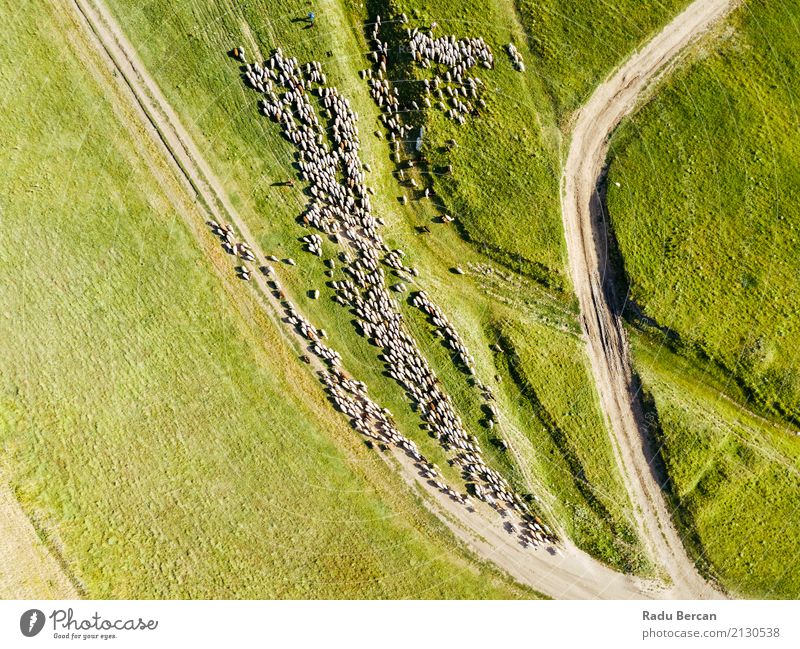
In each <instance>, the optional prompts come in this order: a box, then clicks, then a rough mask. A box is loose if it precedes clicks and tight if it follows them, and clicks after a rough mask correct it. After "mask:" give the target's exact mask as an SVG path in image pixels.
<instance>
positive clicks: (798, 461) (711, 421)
mask: <svg viewBox="0 0 800 649" xmlns="http://www.w3.org/2000/svg"><path fill="white" fill-rule="evenodd" d="M634 342H635V345H634V356H635V359H636V366H637V368H638V369H639V371H640V373H641V376H642V379H643V383H644V388H645V390H646V391H647V392H648V393H650V394H651V395H652V398H653V399H654V402H655V406H656V408H657V420H655V419H651V420H650V421H651V423H653V424H654V426H655V428H656V432H657V434H658V435H659V436H660V442H661V443H662V444H663V446H662V453H663V456H664V460H665V463H666V467H667V471H668V475H669V480H670V483H671V492H672V501H673V504H677V505H679V506H680V509H679V512H680V513H679V515H678V516H677V521H678V523H679V525H680V528H681V532H682V533H683V534H684V535H685V536H686V538H687V540H688V543H687V545H688V547H689V548H690V550H691V551H692V553H693V554H694V556H695V557H696V558H697V561H698V565H699V566H701V567H702V568H703V569H704V571H705V572H706V573H707V574H709V575H710V576H712V577H713V578H715V579H717V580H718V581H719V582H720V583H721V584H722V585H723V586H725V587H726V588H728V589H730V590H731V592H732V593H734V594H736V595H740V596H746V597H757V598H790V599H796V598H797V597H798V596H800V573H798V571H797V566H798V562H800V550H798V546H797V539H798V535H800V444H798V438H797V437H795V436H794V435H792V434H791V433H790V432H789V431H787V430H786V428H785V426H780V425H779V424H776V423H774V422H770V421H767V420H765V419H762V418H759V417H756V416H754V415H753V414H751V413H749V412H748V411H747V410H746V409H744V408H742V407H741V406H739V405H738V404H736V403H735V402H733V401H731V400H730V399H729V398H728V397H727V396H726V395H725V393H724V392H723V390H722V386H721V385H720V384H718V383H717V382H716V381H714V380H713V379H712V378H710V377H709V376H707V375H704V374H703V373H702V372H700V371H698V369H697V368H695V367H692V366H691V365H690V364H689V363H687V362H686V361H684V360H682V359H681V358H679V357H676V356H675V355H674V354H672V353H670V352H669V351H667V350H666V349H664V348H660V347H659V346H657V345H654V344H652V343H649V342H646V341H644V340H641V339H638V338H636V337H634Z"/></svg>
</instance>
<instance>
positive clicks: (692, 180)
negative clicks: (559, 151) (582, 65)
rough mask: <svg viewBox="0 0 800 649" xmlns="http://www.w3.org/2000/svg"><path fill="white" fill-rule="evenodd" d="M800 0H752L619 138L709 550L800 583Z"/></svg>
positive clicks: (664, 422)
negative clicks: (799, 104) (799, 543)
mask: <svg viewBox="0 0 800 649" xmlns="http://www.w3.org/2000/svg"><path fill="white" fill-rule="evenodd" d="M798 11H800V4H798V3H797V2H785V3H779V4H773V3H765V2H748V3H746V4H745V5H744V6H742V7H741V8H740V9H738V10H737V11H736V12H735V13H734V14H733V15H732V17H731V18H730V19H729V21H728V22H727V23H726V24H723V25H721V26H720V27H718V28H717V29H716V30H715V32H714V33H713V34H711V35H710V36H709V37H708V38H707V39H705V40H703V41H701V43H700V44H699V45H698V46H697V47H696V48H694V50H693V51H692V52H691V53H690V54H688V55H687V59H686V61H684V63H683V65H682V66H681V67H680V68H678V70H677V71H675V72H674V73H673V74H672V75H671V76H670V77H668V79H667V80H666V81H664V82H663V83H662V84H660V86H659V87H658V88H656V90H655V92H653V93H652V96H651V97H650V99H649V100H648V101H647V102H646V103H645V104H644V105H643V106H642V107H641V109H640V111H639V112H638V113H637V114H635V115H634V116H633V117H632V118H631V119H629V120H628V121H627V122H626V123H625V124H624V125H623V126H622V127H620V129H619V130H618V132H617V133H616V134H615V136H614V138H613V139H612V142H611V162H610V169H609V173H608V183H607V185H608V199H607V200H608V209H609V213H610V216H611V223H612V225H613V228H614V231H615V234H616V238H617V240H618V243H619V250H620V253H621V258H622V259H623V260H624V268H625V275H626V281H627V282H628V284H629V286H630V295H629V299H630V302H629V305H628V306H629V309H628V313H629V315H630V316H631V322H632V323H634V325H635V326H636V329H637V330H638V331H637V332H636V333H634V334H633V336H634V339H637V338H638V343H636V344H634V349H633V351H634V366H635V369H636V370H637V371H639V372H640V373H641V374H642V377H643V380H644V385H645V389H646V390H647V391H649V392H650V393H652V399H653V405H654V406H655V411H654V412H655V416H657V419H658V421H659V422H660V427H661V429H662V434H663V444H664V447H663V448H664V455H665V461H666V467H667V471H668V476H669V479H670V481H671V483H672V485H673V489H674V493H673V497H674V498H675V499H676V503H677V502H679V503H680V504H681V505H682V509H681V510H680V511H681V514H680V515H679V516H678V517H677V520H678V521H679V523H680V524H681V526H682V528H683V531H684V532H685V533H686V535H687V538H688V539H690V547H691V548H692V549H693V551H694V554H695V556H696V557H697V558H698V562H699V565H701V566H703V567H704V569H705V570H706V571H707V572H708V573H709V574H711V575H713V576H715V577H716V578H717V579H718V580H719V581H720V582H721V583H723V584H724V585H725V586H727V587H728V588H730V589H731V590H732V592H734V593H739V594H746V595H749V596H755V597H797V595H798V593H800V583H798V580H797V577H796V574H795V573H796V571H793V570H792V569H791V568H792V567H794V566H796V565H797V553H796V543H795V542H794V540H796V538H797V535H798V529H797V512H796V506H797V503H798V502H799V501H800V483H799V482H798V473H797V467H798V453H800V438H798V437H797V436H796V435H795V433H796V431H797V428H798V415H800V367H798V364H797V349H798V348H800V310H798V299H797V296H798V293H799V292H800V283H798V277H800V254H798V253H800V247H799V246H800V243H799V242H798V227H800V226H799V225H798V220H797V208H798V205H800V194H799V193H798V188H799V187H800V167H798V162H797V161H798V159H799V154H800V150H798V143H797V138H796V137H795V135H794V134H795V133H796V131H797V127H798V115H797V111H796V106H795V101H796V97H797V93H798V90H800V86H799V85H798V82H797V74H796V71H797V56H798V53H800V51H799V50H798V45H797V39H796V38H795V36H796V34H795V31H794V30H793V29H791V28H787V25H791V24H792V22H791V21H792V17H793V16H797V15H798Z"/></svg>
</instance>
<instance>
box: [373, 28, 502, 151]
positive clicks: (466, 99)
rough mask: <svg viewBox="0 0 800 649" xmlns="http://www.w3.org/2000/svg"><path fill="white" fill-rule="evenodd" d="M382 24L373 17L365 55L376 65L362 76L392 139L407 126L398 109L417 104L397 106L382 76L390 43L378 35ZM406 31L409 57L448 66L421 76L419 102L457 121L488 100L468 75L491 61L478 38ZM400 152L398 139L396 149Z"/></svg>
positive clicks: (477, 81)
mask: <svg viewBox="0 0 800 649" xmlns="http://www.w3.org/2000/svg"><path fill="white" fill-rule="evenodd" d="M401 20H402V19H401ZM380 28H381V17H380V16H377V17H376V18H375V22H374V23H373V25H372V30H371V32H369V34H368V36H369V41H370V47H371V48H372V51H371V52H370V55H369V56H370V58H371V59H372V61H373V62H374V66H373V69H371V70H364V71H362V72H361V76H362V78H366V79H369V85H370V89H371V92H372V97H373V99H374V100H375V103H377V104H378V106H379V107H380V108H381V109H382V110H383V111H384V114H383V115H381V121H382V122H383V124H384V126H386V128H387V129H388V131H389V137H390V140H392V141H393V142H396V141H397V140H398V139H402V138H403V137H404V136H405V135H406V133H407V132H408V131H409V130H410V129H411V127H410V126H409V125H408V124H403V120H402V117H401V113H402V112H404V111H411V110H414V111H418V110H420V109H421V108H420V105H419V104H418V103H417V101H416V100H412V101H411V104H410V105H409V106H407V107H405V108H401V107H400V103H399V91H398V89H397V88H396V87H394V86H393V85H392V84H391V83H390V81H389V80H388V79H387V78H386V66H387V63H388V60H389V43H388V42H387V41H382V40H381V38H380ZM406 36H407V38H408V52H409V54H410V56H411V58H412V60H413V61H415V62H416V63H417V64H418V65H420V66H421V67H423V68H429V67H431V64H439V65H441V66H443V67H445V68H446V70H445V72H444V74H443V75H442V76H438V75H436V76H434V77H433V79H432V80H431V79H422V81H421V82H420V83H421V84H422V86H423V88H424V93H423V96H422V98H421V101H422V103H423V104H424V106H425V107H427V108H431V107H434V106H435V107H436V108H438V109H439V110H442V111H444V112H445V114H446V116H447V117H448V118H450V119H452V120H454V121H456V122H458V123H459V124H463V123H464V122H465V121H466V117H465V116H466V115H469V114H477V112H478V110H479V109H481V108H485V107H486V101H485V100H484V99H483V98H482V97H480V94H481V93H482V91H483V89H484V88H483V82H482V81H481V79H479V78H478V77H473V76H468V75H467V72H468V70H469V69H470V68H472V67H474V66H476V65H478V64H480V65H482V66H483V67H485V68H491V67H492V66H493V65H494V57H493V56H492V51H491V49H490V48H489V46H488V45H487V44H486V43H485V42H484V40H483V39H482V38H463V39H456V37H455V36H442V37H440V38H434V37H433V36H431V35H430V34H429V33H426V32H425V31H422V30H420V29H407V30H406ZM431 98H433V101H432V99H431ZM434 102H435V103H434ZM473 102H474V105H473ZM398 151H399V144H398V146H397V147H396V149H395V153H398Z"/></svg>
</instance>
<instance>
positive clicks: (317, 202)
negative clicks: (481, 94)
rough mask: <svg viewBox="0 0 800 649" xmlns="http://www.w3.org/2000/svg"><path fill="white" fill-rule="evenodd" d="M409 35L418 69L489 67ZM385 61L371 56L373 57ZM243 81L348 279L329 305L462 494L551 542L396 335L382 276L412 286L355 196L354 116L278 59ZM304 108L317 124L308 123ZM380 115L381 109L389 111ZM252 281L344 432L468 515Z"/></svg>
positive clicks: (466, 45) (316, 68) (328, 354)
mask: <svg viewBox="0 0 800 649" xmlns="http://www.w3.org/2000/svg"><path fill="white" fill-rule="evenodd" d="M418 34H419V32H417V34H414V33H411V34H410V38H411V39H412V40H413V42H414V43H415V45H414V46H413V47H414V48H416V49H415V50H414V51H415V52H418V53H419V56H420V57H422V60H428V58H426V57H429V58H431V59H432V60H437V61H438V60H441V61H442V62H445V63H446V64H450V63H451V62H453V65H454V66H455V68H456V69H457V72H455V73H454V75H453V76H455V74H457V75H459V77H458V78H460V75H461V74H463V72H464V71H465V70H466V69H467V68H468V67H470V66H471V65H473V64H474V63H475V62H476V61H480V62H482V63H483V64H484V65H486V66H487V67H490V66H491V63H492V58H491V51H490V50H489V48H488V46H486V44H485V43H483V41H482V40H481V39H469V40H466V41H465V40H462V41H456V40H455V39H453V38H441V39H429V38H428V37H425V38H422V37H419V36H418ZM426 38H428V40H426ZM384 50H385V47H384V46H382V50H381V51H384ZM244 77H245V79H246V80H247V82H248V84H249V85H250V86H251V87H252V88H254V89H256V90H257V91H259V92H260V93H261V94H262V95H263V98H262V99H261V100H260V101H259V109H260V111H261V112H262V113H263V114H264V115H266V116H268V117H269V118H271V119H272V120H274V121H275V122H277V123H278V124H280V126H281V128H282V131H283V135H284V136H285V138H286V139H287V140H288V141H289V142H291V143H292V144H293V145H294V148H295V156H296V162H297V166H298V168H299V170H300V172H299V175H300V178H301V179H302V180H304V181H306V182H307V183H308V193H309V194H310V197H311V198H310V201H309V204H308V206H307V209H306V211H305V213H304V214H303V215H302V218H301V220H302V222H303V224H304V225H306V226H307V227H313V228H316V229H317V230H318V231H320V232H322V233H323V234H325V235H327V236H328V238H329V239H330V240H331V241H333V242H334V243H337V244H339V245H340V246H341V252H340V253H339V259H340V261H341V262H342V263H343V271H344V273H346V275H347V276H346V277H345V278H344V279H340V280H337V281H331V282H330V283H329V286H330V287H331V288H332V289H333V291H334V295H333V299H334V300H335V301H336V302H338V303H340V304H342V305H345V306H347V307H348V308H350V310H351V312H352V313H354V314H355V316H356V318H357V319H356V324H357V329H358V330H359V332H360V333H361V334H362V335H363V336H364V337H366V338H368V339H369V341H370V342H371V343H372V344H374V345H376V346H377V347H378V348H380V350H381V354H380V356H379V358H380V359H381V360H382V361H383V362H384V363H385V366H386V370H387V373H388V374H389V376H391V377H392V378H393V379H394V380H395V381H396V382H397V383H398V384H400V385H401V386H402V387H403V388H404V390H405V392H406V394H407V396H408V398H409V399H410V400H411V402H412V404H413V405H414V407H415V409H416V410H417V411H418V412H419V414H420V416H421V418H422V420H423V422H424V424H423V427H424V428H425V429H426V430H427V431H428V432H429V433H430V435H431V436H432V437H434V438H436V439H437V440H439V442H440V444H441V445H442V446H443V447H444V448H445V450H450V451H454V452H455V457H453V459H452V460H451V463H452V464H453V465H454V466H458V467H459V468H460V469H461V471H462V474H463V476H464V478H465V479H466V480H467V481H468V482H469V484H470V488H471V490H472V493H473V494H474V495H475V496H476V497H477V498H478V499H480V500H483V501H484V502H486V503H488V504H489V505H490V506H491V507H493V508H494V509H496V510H497V511H498V512H499V513H500V514H501V515H502V516H503V517H506V516H508V515H509V514H515V515H516V516H518V517H519V518H520V519H521V522H520V524H519V526H518V527H514V526H513V525H511V524H510V523H509V524H508V525H507V529H509V531H513V532H515V533H517V534H518V536H519V539H520V542H521V543H522V544H523V545H525V546H528V545H533V546H536V545H539V544H540V543H552V542H555V541H556V537H555V535H554V534H553V533H552V532H551V531H550V530H549V529H548V528H547V527H546V525H545V524H544V523H542V521H541V520H539V519H538V518H537V517H536V516H535V515H534V514H533V512H532V511H531V509H530V506H529V505H528V503H527V502H526V501H525V499H523V498H522V497H521V496H519V495H518V494H516V493H514V491H513V490H512V488H511V487H510V486H509V485H508V483H507V482H506V481H505V479H504V478H503V477H502V476H501V475H500V474H498V473H497V472H495V471H494V470H493V469H491V468H490V467H489V466H487V465H486V463H485V462H484V461H483V459H482V458H481V449H480V446H479V443H478V440H477V439H476V438H475V436H474V435H471V434H470V433H468V432H467V430H466V429H465V427H464V425H463V423H462V422H461V419H460V418H459V416H458V414H457V412H456V410H455V408H454V406H453V403H452V401H451V399H450V397H449V395H447V394H446V393H445V392H444V391H443V389H442V387H441V384H440V382H439V380H438V378H437V377H436V376H435V374H434V372H433V371H432V370H431V368H430V366H429V365H428V363H427V361H426V359H425V358H424V356H423V354H422V353H421V352H420V350H419V349H418V347H417V345H416V343H415V341H414V339H413V337H412V336H411V335H410V334H409V333H408V332H407V330H406V327H405V324H404V321H403V317H402V315H401V313H400V311H399V305H398V304H397V303H396V302H395V301H394V299H393V298H392V297H391V294H390V291H389V289H388V287H387V283H386V274H385V272H384V268H383V266H387V267H389V268H391V269H393V270H394V272H395V273H396V274H397V275H398V276H399V277H401V278H405V279H406V280H407V281H414V278H415V277H416V276H417V275H418V273H417V271H416V269H414V268H411V267H407V266H406V265H405V264H404V263H403V253H402V251H399V250H390V249H389V247H388V246H387V245H386V244H385V243H384V242H383V239H382V237H381V235H380V233H379V226H380V225H381V224H382V222H381V221H380V219H377V218H376V217H375V216H374V215H373V210H372V206H371V204H370V194H371V193H373V192H371V191H370V189H369V188H368V187H367V185H366V173H365V170H366V169H368V167H366V166H365V165H363V164H362V163H361V161H360V159H359V147H360V142H359V136H358V129H357V127H356V122H357V119H358V115H357V114H356V113H355V112H354V111H353V110H352V109H351V107H350V104H349V102H348V101H347V99H346V98H344V97H342V96H341V95H340V94H339V92H338V91H337V89H336V88H333V87H329V86H326V85H325V75H324V74H323V73H322V66H321V64H320V63H318V62H316V61H314V62H311V63H308V64H306V65H303V66H301V65H300V64H299V63H298V62H297V60H296V59H295V58H289V57H285V56H284V55H283V53H282V51H281V50H280V49H277V50H276V51H275V52H274V53H273V55H272V56H271V57H270V58H269V59H268V60H267V61H265V62H264V64H263V65H262V64H260V63H251V64H246V65H245V71H244ZM374 88H375V86H374V85H373V89H374ZM312 96H316V100H313V99H312ZM395 97H396V95H395ZM315 101H316V103H317V105H318V107H319V113H320V114H321V115H322V116H323V119H324V121H322V120H321V119H320V118H319V117H318V111H317V109H316V108H315V106H314V103H315ZM385 106H386V108H387V109H388V108H389V107H390V106H396V103H395V102H390V103H386V104H385ZM391 110H394V109H391ZM391 110H390V111H389V113H388V114H389V115H391V114H392V112H391ZM397 124H398V127H399V128H398V129H397V130H396V131H395V132H394V134H393V135H394V136H400V137H402V135H403V133H404V127H402V125H400V123H399V122H398V123H397ZM226 233H228V230H226V229H225V228H221V227H220V228H219V230H218V234H221V236H222V237H223V239H224V241H223V243H224V244H225V245H227V246H228V247H229V249H230V250H229V251H232V252H234V253H236V254H239V255H240V256H242V258H243V259H245V257H244V256H243V255H242V254H241V253H242V252H244V254H245V255H249V256H250V257H252V252H251V251H250V249H249V247H246V246H245V247H244V248H243V247H242V244H235V242H233V240H232V239H233V233H232V231H231V232H230V233H228V234H226ZM302 241H304V242H305V244H306V247H307V250H308V251H309V252H311V253H312V254H314V255H317V256H322V238H321V237H320V236H319V235H318V234H316V233H315V234H310V235H307V236H305V237H303V238H302ZM250 260H251V261H252V259H250ZM326 265H327V266H328V269H329V270H328V271H326V272H327V273H328V275H329V276H331V275H332V274H333V268H335V264H334V262H333V260H332V259H330V260H326ZM262 272H263V273H264V274H265V275H267V276H268V277H269V278H270V279H269V283H270V287H271V289H272V290H273V291H275V294H276V295H277V296H278V297H279V298H280V299H281V300H283V302H282V305H283V308H284V310H285V313H286V320H287V322H289V323H290V324H291V325H292V326H294V327H295V329H296V330H297V332H298V333H299V334H300V335H302V336H303V337H305V338H306V339H307V340H309V341H310V345H309V350H310V351H311V352H312V353H313V354H314V355H315V356H317V357H318V358H319V360H320V364H321V365H322V366H323V367H324V369H322V370H320V372H319V376H320V379H321V381H322V383H323V384H324V385H325V387H326V390H327V392H328V394H329V397H330V398H331V400H332V401H333V402H334V404H335V405H336V406H337V408H339V409H340V410H341V411H342V412H344V413H345V414H346V415H347V416H348V417H350V420H351V423H352V425H353V427H354V428H355V429H356V430H358V431H359V432H361V433H362V434H364V435H365V436H367V437H369V438H371V439H374V440H376V441H378V442H380V443H382V444H387V445H388V444H393V445H395V446H397V447H399V448H402V449H403V450H404V452H405V453H406V454H408V455H409V456H410V457H411V458H413V460H414V461H415V462H416V463H417V467H418V468H419V469H420V471H421V473H422V475H423V476H425V477H426V478H428V479H429V480H430V481H431V484H433V485H434V486H435V487H436V488H438V489H440V490H441V491H442V492H444V493H446V494H448V495H449V496H450V497H451V498H453V499H454V500H456V501H458V502H460V503H462V504H467V503H468V496H467V495H465V494H459V493H458V492H456V491H455V490H454V489H452V488H451V487H448V486H447V485H446V484H445V483H444V482H443V481H442V480H441V479H440V475H439V472H438V469H437V468H436V467H435V465H433V464H432V463H430V462H428V461H427V460H426V459H425V458H424V457H423V456H422V455H421V454H420V453H419V451H418V449H417V447H416V445H415V444H414V442H412V441H411V440H409V439H407V438H405V437H404V436H403V435H401V434H400V433H399V431H398V430H397V428H396V427H395V425H394V423H393V421H392V416H391V413H390V412H389V411H388V410H386V409H383V408H380V407H379V406H378V405H377V404H375V403H374V402H373V401H372V400H370V399H369V397H368V396H367V390H366V386H365V385H364V384H363V383H361V382H359V381H355V380H353V379H350V378H348V377H347V376H346V375H345V373H344V372H343V370H342V368H341V357H340V356H339V354H338V353H337V352H336V351H335V350H333V349H331V348H330V347H328V346H326V345H325V344H324V343H323V342H322V339H323V338H325V337H326V334H325V333H324V331H323V330H318V329H315V328H314V327H313V326H312V325H311V324H310V323H309V322H308V321H307V320H306V319H305V318H304V317H303V316H302V315H301V314H300V313H299V312H298V311H297V309H296V308H295V307H294V306H293V305H292V304H291V302H289V301H288V300H287V299H286V296H285V294H284V293H283V291H282V289H281V287H280V285H279V283H278V280H277V278H276V277H275V275H274V270H273V269H272V267H271V266H269V265H266V266H262ZM395 286H397V285H395ZM396 290H397V289H396ZM317 294H318V293H317ZM413 303H415V304H416V305H417V306H418V307H419V308H421V309H422V310H423V311H425V312H426V313H428V315H429V316H430V317H431V318H432V321H433V323H434V324H435V325H436V326H438V327H439V328H440V330H441V332H442V335H443V336H444V337H445V339H446V340H447V341H448V342H449V344H450V345H451V347H452V348H453V349H454V350H455V352H456V353H457V355H458V357H459V358H460V359H461V361H462V363H463V364H464V365H465V366H466V367H467V368H469V371H470V372H472V369H473V366H474V361H473V359H472V357H471V356H470V355H469V352H468V351H467V349H466V347H465V346H464V344H463V342H462V340H461V338H460V337H459V336H458V334H457V333H456V332H455V330H454V329H453V328H452V326H451V325H450V324H449V322H447V320H446V318H445V317H444V314H443V313H442V312H441V310H440V309H439V308H438V307H437V306H436V305H435V304H433V303H432V302H431V301H430V299H429V298H428V297H427V296H426V295H425V294H424V293H423V292H419V293H416V294H415V296H414V297H413Z"/></svg>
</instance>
